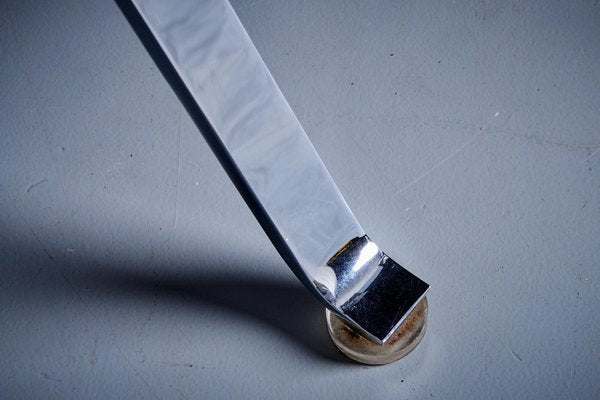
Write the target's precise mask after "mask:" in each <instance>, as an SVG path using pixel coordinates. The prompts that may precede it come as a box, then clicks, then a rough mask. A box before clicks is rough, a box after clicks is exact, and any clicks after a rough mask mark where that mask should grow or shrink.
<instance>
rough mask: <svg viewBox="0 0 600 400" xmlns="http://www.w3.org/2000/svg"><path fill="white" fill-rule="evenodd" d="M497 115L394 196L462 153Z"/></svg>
mask: <svg viewBox="0 0 600 400" xmlns="http://www.w3.org/2000/svg"><path fill="white" fill-rule="evenodd" d="M498 115H500V111H498V112H496V113H495V114H494V116H493V117H492V118H490V120H489V121H488V122H487V123H486V124H485V125H483V126H482V127H481V128H479V133H477V134H476V135H474V136H473V137H472V138H471V139H469V140H467V141H466V142H464V143H463V144H462V145H461V146H460V147H459V148H458V149H456V150H455V151H453V152H452V153H451V154H450V155H449V156H447V157H444V158H443V159H442V160H440V161H438V162H437V163H435V164H434V165H433V166H432V167H431V168H429V169H428V170H427V171H425V172H424V173H422V174H421V175H419V176H418V177H416V178H415V179H413V180H412V181H410V182H409V183H408V184H406V185H404V186H403V187H402V188H400V189H399V190H398V191H397V192H396V196H397V195H399V194H401V193H402V192H404V191H405V190H406V189H408V188H410V187H411V186H413V185H414V184H416V183H417V182H419V181H420V180H421V179H423V178H425V177H426V176H427V175H429V174H431V173H432V172H433V171H435V170H436V169H438V168H439V167H441V166H442V165H443V164H444V163H446V162H447V161H448V160H450V159H451V158H453V157H455V156H456V155H457V154H458V153H460V152H461V151H463V150H464V149H465V148H466V147H467V146H468V145H469V144H471V143H473V141H475V140H476V139H477V138H479V137H480V136H481V135H483V134H484V133H485V132H486V130H487V128H488V126H489V125H490V124H491V123H492V121H493V120H494V118H497V117H498Z"/></svg>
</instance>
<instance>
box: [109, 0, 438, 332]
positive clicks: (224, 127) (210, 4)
mask: <svg viewBox="0 0 600 400" xmlns="http://www.w3.org/2000/svg"><path fill="white" fill-rule="evenodd" d="M130 1H131V2H130ZM117 2H118V4H119V6H120V7H121V9H122V10H123V11H124V13H125V15H126V16H127V17H128V19H129V21H130V23H131V24H132V26H133V27H134V29H135V30H136V32H137V33H138V36H139V37H140V39H141V40H142V42H143V43H144V45H145V46H146V48H147V49H148V50H149V52H150V54H151V55H152V57H153V58H154V60H155V62H156V63H157V65H158V66H159V67H160V68H161V71H162V72H163V74H164V75H165V77H166V78H167V80H168V81H169V83H170V84H171V85H172V87H173V88H174V90H175V92H176V93H177V94H178V96H179V98H180V100H181V101H182V103H183V104H184V106H185V107H186V109H187V111H188V112H189V114H190V115H191V117H192V118H193V120H194V121H195V123H196V125H197V126H198V128H199V129H200V131H201V132H202V134H203V135H204V137H205V138H206V140H207V142H208V143H209V145H210V146H211V148H212V150H213V151H214V152H215V154H216V155H217V157H218V158H219V160H220V162H221V164H222V165H223V167H224V168H225V170H226V171H227V172H228V174H229V176H230V178H231V179H232V181H233V182H234V184H235V185H236V187H237V189H238V190H239V191H240V193H241V194H242V196H243V197H244V200H245V201H246V203H247V204H248V206H249V207H250V209H251V210H252V211H253V213H254V215H255V216H256V218H257V219H258V221H259V223H260V224H261V226H262V227H263V229H264V230H265V232H266V233H267V235H268V236H269V238H270V240H271V241H272V242H273V244H274V246H275V247H276V248H277V250H278V251H279V253H280V254H281V256H282V257H283V258H284V260H285V261H286V263H287V264H288V265H289V266H290V268H291V269H292V270H293V271H294V273H295V274H296V275H297V276H298V278H299V279H300V280H301V281H302V282H303V283H304V284H305V285H306V286H307V288H309V290H311V291H312V292H313V293H314V294H315V295H316V296H317V297H318V298H319V299H320V300H321V301H322V302H323V303H324V304H325V305H326V306H327V307H328V308H330V309H331V310H333V311H335V312H336V313H338V314H339V315H340V316H342V317H343V318H345V319H346V320H347V321H348V322H350V323H351V324H353V325H355V326H357V327H358V328H359V329H361V330H362V331H363V332H364V333H365V335H366V336H368V337H369V338H370V339H372V340H373V341H375V342H377V343H382V342H384V341H385V340H386V339H387V337H389V334H390V333H391V331H392V330H393V329H394V328H395V327H396V326H398V325H399V324H400V323H401V322H402V320H403V318H404V316H405V315H406V314H407V313H408V312H409V311H410V310H411V309H412V307H414V305H415V304H416V302H417V301H418V300H419V299H420V298H421V297H422V296H423V295H424V293H425V291H426V290H427V288H428V285H427V284H425V283H424V282H422V281H421V280H419V279H418V278H416V277H415V276H414V275H412V274H410V273H409V272H408V271H406V270H405V269H404V268H402V267H400V266H399V265H398V264H396V263H394V262H393V261H392V260H391V259H390V258H389V257H387V256H386V255H385V254H384V253H383V252H381V251H380V250H379V249H378V248H377V246H376V245H375V244H374V243H373V242H371V241H370V240H369V239H368V238H367V236H366V235H365V233H364V231H363V229H362V227H361V226H360V224H359V223H358V222H357V221H356V218H355V217H354V215H353V214H352V212H351V211H350V209H349V207H348V205H347V204H346V202H345V200H344V198H343V197H342V195H341V193H340V192H339V190H338V188H337V187H336V185H335V183H334V182H333V179H332V178H331V176H330V175H329V172H328V171H327V169H326V168H325V166H324V165H323V162H322V161H321V159H320V158H319V156H318V154H317V152H316V151H315V149H314V147H313V145H312V144H311V142H310V140H309V139H308V137H307V136H306V133H305V132H304V129H303V128H302V126H301V125H300V123H299V122H298V120H297V118H296V116H295V115H294V113H293V111H292V110H291V108H290V106H289V105H288V103H287V101H286V100H285V98H284V97H283V94H282V93H281V91H280V90H279V87H278V86H277V84H276V83H275V81H274V80H273V78H272V76H271V74H270V72H269V70H268V69H267V67H266V66H265V64H264V62H263V60H262V59H261V57H260V55H259V54H258V51H257V50H256V48H255V47H254V45H253V43H252V41H251V40H250V38H249V37H248V34H247V33H246V31H245V29H244V28H243V26H242V24H241V22H240V21H239V19H238V17H237V15H236V14H235V12H234V10H233V8H232V7H231V5H230V4H229V3H228V2H227V1H226V0H200V1H198V0H172V1H163V0H117ZM132 5H133V7H132Z"/></svg>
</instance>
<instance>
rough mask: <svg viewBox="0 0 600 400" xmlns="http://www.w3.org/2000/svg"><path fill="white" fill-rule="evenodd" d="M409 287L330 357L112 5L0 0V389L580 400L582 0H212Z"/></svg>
mask: <svg viewBox="0 0 600 400" xmlns="http://www.w3.org/2000/svg"><path fill="white" fill-rule="evenodd" d="M233 5H234V8H235V9H236V11H237V12H238V14H239V16H240V18H241V20H242V22H243V23H244V24H245V26H246V28H247V30H248V32H249V34H250V36H251V37H252V38H253V40H254V42H255V44H256V46H257V48H258V49H259V51H260V52H261V54H262V56H263V58H264V59H265V62H266V63H267V65H268V66H269V68H270V69H271V71H272V73H273V75H274V77H275V79H276V80H277V82H278V83H279V85H280V87H281V89H282V91H283V93H284V94H285V95H286V97H287V98H288V100H289V102H290V104H291V106H292V108H293V109H294V110H295V112H296V113H297V115H298V117H299V119H300V121H301V122H302V124H303V126H304V127H305V129H306V131H307V133H308V135H309V137H310V138H311V140H312V141H313V143H314V144H315V147H316V148H317V150H318V151H319V153H320V154H321V156H322V158H323V160H324V161H325V164H326V165H327V166H328V168H329V170H330V172H331V174H332V175H333V177H334V179H335V180H336V182H337V183H338V185H339V187H340V189H341V191H342V193H343V194H344V195H345V197H346V199H347V201H348V203H349V204H350V206H351V208H352V209H353V210H354V212H355V214H356V215H357V217H358V219H359V220H360V221H361V223H362V224H363V226H364V227H365V229H366V230H367V232H369V234H370V236H371V237H373V239H374V240H375V241H376V242H377V243H379V244H380V245H381V247H382V248H383V249H384V250H385V251H386V252H388V253H389V254H390V255H391V256H392V257H393V258H394V259H396V260H397V261H399V262H400V263H402V264H403V265H406V266H407V267H409V269H410V270H411V271H414V272H415V273H416V274H418V275H419V276H421V277H423V278H424V279H425V280H427V281H428V282H429V283H431V285H432V289H431V291H430V294H429V304H430V320H429V331H428V332H427V334H426V336H425V339H424V341H423V343H422V344H421V345H420V346H419V347H418V348H417V349H416V350H415V351H414V352H413V353H412V354H410V355H409V356H408V357H407V358H405V359H403V360H402V361H400V362H398V363H395V364H392V365H388V366H383V367H365V366H359V365H356V364H352V363H350V362H348V361H347V360H346V359H345V358H344V357H343V356H342V355H341V354H339V353H338V351H337V350H336V349H335V348H334V347H333V345H332V344H331V342H330V341H329V338H328V335H327V332H326V328H325V325H324V312H323V310H322V308H321V306H320V305H319V304H318V303H317V302H316V301H315V300H314V299H313V298H312V297H311V296H310V294H308V292H307V291H306V290H304V288H303V287H302V286H301V285H300V284H299V283H298V282H297V281H296V279H295V277H294V276H293V274H292V273H291V272H290V271H289V270H288V268H287V267H286V266H285V265H284V263H283V262H282V261H281V259H280V258H279V257H278V255H277V254H276V252H275V250H274V249H273V247H272V246H271V244H270V243H269V242H268V240H267V238H266V236H265V235H264V234H263V232H262V231H261V229H260V227H259V225H258V224H257V222H256V221H255V220H254V219H253V217H252V215H251V213H250V212H249V210H248V209H247V208H246V206H245V205H244V203H243V202H242V200H241V198H240V196H239V195H238V194H237V192H236V191H235V189H234V188H233V185H232V184H231V183H230V182H229V181H228V179H227V177H226V175H225V173H224V172H223V171H222V170H221V168H220V166H219V164H218V162H217V161H216V159H215V158H214V156H213V155H212V154H211V152H210V150H209V149H208V146H207V145H206V144H205V142H204V140H203V138H202V137H201V135H200V134H199V133H198V131H197V129H196V128H195V127H194V125H193V123H192V122H191V120H190V119H189V117H188V116H187V115H186V113H185V112H184V111H183V110H182V107H181V106H180V104H179V102H178V100H177V99H176V97H175V95H174V94H173V93H172V91H171V89H170V88H169V87H168V85H167V84H166V82H165V81H164V79H163V78H162V77H161V75H160V73H159V72H158V71H157V68H156V67H155V66H154V65H153V63H152V61H151V59H150V57H149V56H148V55H147V54H146V52H145V50H144V48H143V47H142V45H141V43H140V42H139V40H138V39H137V37H136V36H135V35H134V33H133V31H132V29H131V28H130V26H129V25H128V23H127V21H126V19H125V18H124V17H123V15H122V14H121V12H120V11H119V9H118V7H117V6H116V5H115V3H113V2H112V1H95V2H81V1H68V0H51V1H44V2H40V1H16V0H5V1H3V2H2V3H1V4H0V55H1V56H0V71H1V75H0V224H1V226H0V360H2V367H1V368H0V397H1V398H56V399H66V398H73V399H81V398H98V399H107V398H184V399H191V398H207V399H208V398H224V399H229V398H278V399H280V398H290V399H293V398H298V399H305V398H311V397H312V398H341V399H367V398H384V399H399V398H444V399H448V398H459V399H463V398H486V399H493V398H511V399H513V398H527V399H531V398H544V399H546V398H561V399H562V398H580V399H583V398H598V397H599V396H600V363H599V355H600V316H599V313H598V310H599V308H600V297H599V293H600V272H599V271H600V270H599V267H600V40H599V38H600V4H599V3H598V2H592V1H588V2H585V1H572V2H571V1H569V2H567V1H562V2H550V1H547V2H546V1H545V2H533V1H530V2H523V1H514V2H499V1H474V2H430V1H414V2H396V1H379V2H349V1H306V2H298V1H252V2H244V1H235V2H234V3H233Z"/></svg>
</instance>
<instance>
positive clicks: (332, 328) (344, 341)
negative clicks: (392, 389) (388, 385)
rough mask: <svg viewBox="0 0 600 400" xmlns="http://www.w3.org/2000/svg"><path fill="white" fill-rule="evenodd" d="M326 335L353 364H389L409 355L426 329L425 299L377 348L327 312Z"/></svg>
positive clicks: (338, 318) (333, 314) (334, 315)
mask: <svg viewBox="0 0 600 400" xmlns="http://www.w3.org/2000/svg"><path fill="white" fill-rule="evenodd" d="M326 318H327V328H328V330H329V336H331V339H332V340H333V343H334V344H335V345H336V346H337V348H338V349H340V351H341V352H342V353H344V354H345V355H347V356H348V357H350V358H351V359H353V360H354V361H358V362H359V363H363V364H369V365H382V364H389V363H391V362H394V361H397V360H399V359H401V358H402V357H404V356H405V355H407V354H408V353H410V352H411V351H412V350H413V349H414V348H415V347H416V346H417V345H418V344H419V342H420V341H421V339H422V338H423V336H424V335H425V330H426V328H427V298H426V297H424V298H423V300H421V301H420V302H419V303H418V304H417V305H416V306H415V308H414V309H413V310H412V311H411V313H410V314H409V315H408V316H407V317H406V319H405V320H404V322H402V324H401V325H400V326H399V327H398V329H396V331H395V332H394V333H393V334H392V336H391V337H390V338H389V339H388V340H387V341H386V342H385V343H384V344H383V345H379V344H376V343H374V342H372V341H371V340H369V339H366V338H364V337H363V336H362V335H361V334H360V333H359V332H358V331H357V330H356V329H354V328H352V327H350V326H349V325H347V324H346V323H345V322H344V321H343V320H342V319H341V318H340V317H338V316H337V315H336V314H335V313H332V312H331V311H329V310H326Z"/></svg>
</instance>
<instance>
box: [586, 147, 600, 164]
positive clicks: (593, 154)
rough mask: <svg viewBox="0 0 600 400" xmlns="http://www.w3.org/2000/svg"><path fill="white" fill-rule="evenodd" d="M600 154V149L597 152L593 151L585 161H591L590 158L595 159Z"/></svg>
mask: <svg viewBox="0 0 600 400" xmlns="http://www.w3.org/2000/svg"><path fill="white" fill-rule="evenodd" d="M598 153H600V147H598V148H597V149H596V150H594V151H592V152H591V153H590V154H589V155H588V156H587V157H585V161H590V158H592V157H594V156H595V155H596V154H598Z"/></svg>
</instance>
